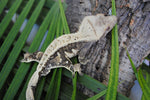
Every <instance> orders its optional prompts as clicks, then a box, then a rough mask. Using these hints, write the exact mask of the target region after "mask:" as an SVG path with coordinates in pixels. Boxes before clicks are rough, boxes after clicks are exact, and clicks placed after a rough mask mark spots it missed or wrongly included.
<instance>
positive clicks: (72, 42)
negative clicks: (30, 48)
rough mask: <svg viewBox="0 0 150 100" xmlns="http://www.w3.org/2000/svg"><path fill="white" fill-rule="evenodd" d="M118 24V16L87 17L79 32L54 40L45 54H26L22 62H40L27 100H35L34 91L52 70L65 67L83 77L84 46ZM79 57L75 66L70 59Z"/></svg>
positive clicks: (32, 78)
mask: <svg viewBox="0 0 150 100" xmlns="http://www.w3.org/2000/svg"><path fill="white" fill-rule="evenodd" d="M116 22H117V18H116V16H104V15H103V14H98V15H95V16H87V17H85V18H84V19H83V21H82V23H81V26H80V27H79V31H78V32H76V33H73V34H68V35H62V36H60V37H58V38H56V39H54V40H53V42H52V43H51V44H50V45H49V46H48V47H47V49H46V50H45V52H44V53H43V52H35V53H33V54H30V53H26V54H25V55H24V59H23V60H22V62H26V63H27V62H31V61H36V62H38V63H39V64H38V66H37V69H36V71H35V72H34V74H33V75H32V77H31V79H30V81H29V83H28V87H27V90H26V99H27V100H34V93H33V89H34V88H36V85H37V83H38V80H39V78H40V77H41V76H46V75H47V74H48V73H49V72H50V71H51V69H54V68H59V67H63V68H66V69H67V70H69V71H70V72H71V73H72V74H73V75H74V73H75V72H78V73H79V75H82V73H81V68H80V64H84V63H82V61H81V60H80V58H81V57H80V55H79V53H80V51H82V48H83V46H84V45H85V44H86V43H88V42H92V41H97V40H99V39H100V38H102V37H105V35H106V34H107V33H108V32H109V31H110V30H111V29H112V28H113V27H114V25H115V24H116ZM77 55H79V62H80V63H79V64H75V65H73V64H72V62H71V61H70V58H72V57H74V56H77Z"/></svg>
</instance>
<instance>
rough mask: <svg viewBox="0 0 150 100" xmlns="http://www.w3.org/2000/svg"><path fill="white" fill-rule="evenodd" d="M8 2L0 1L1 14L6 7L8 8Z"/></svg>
mask: <svg viewBox="0 0 150 100" xmlns="http://www.w3.org/2000/svg"><path fill="white" fill-rule="evenodd" d="M7 2H8V0H1V1H0V14H1V13H2V11H3V9H4V7H5V6H6V4H7Z"/></svg>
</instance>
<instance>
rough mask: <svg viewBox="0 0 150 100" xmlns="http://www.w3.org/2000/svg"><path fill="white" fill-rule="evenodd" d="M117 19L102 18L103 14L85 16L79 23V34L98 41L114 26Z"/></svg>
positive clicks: (110, 17)
mask: <svg viewBox="0 0 150 100" xmlns="http://www.w3.org/2000/svg"><path fill="white" fill-rule="evenodd" d="M116 22H117V17H116V16H114V15H112V16H104V14H97V15H93V16H87V17H85V18H84V20H83V22H82V23H81V26H80V29H79V32H82V33H85V34H87V35H88V36H89V35H90V36H92V37H93V38H94V39H97V40H98V39H100V38H101V37H102V36H105V35H106V34H107V33H108V32H109V31H110V30H111V29H112V28H113V27H114V26H115V24H116Z"/></svg>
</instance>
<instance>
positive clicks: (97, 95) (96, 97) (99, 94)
mask: <svg viewBox="0 0 150 100" xmlns="http://www.w3.org/2000/svg"><path fill="white" fill-rule="evenodd" d="M106 91H107V89H106V90H103V91H102V92H100V93H98V94H96V95H94V96H93V97H91V98H88V99H87V100H97V99H99V98H100V97H102V96H103V95H105V94H106Z"/></svg>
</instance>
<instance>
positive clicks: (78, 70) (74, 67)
mask: <svg viewBox="0 0 150 100" xmlns="http://www.w3.org/2000/svg"><path fill="white" fill-rule="evenodd" d="M80 66H81V65H80V64H75V65H73V72H72V75H73V76H74V75H75V72H78V73H79V75H80V76H82V75H83V73H82V72H81V67H80Z"/></svg>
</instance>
